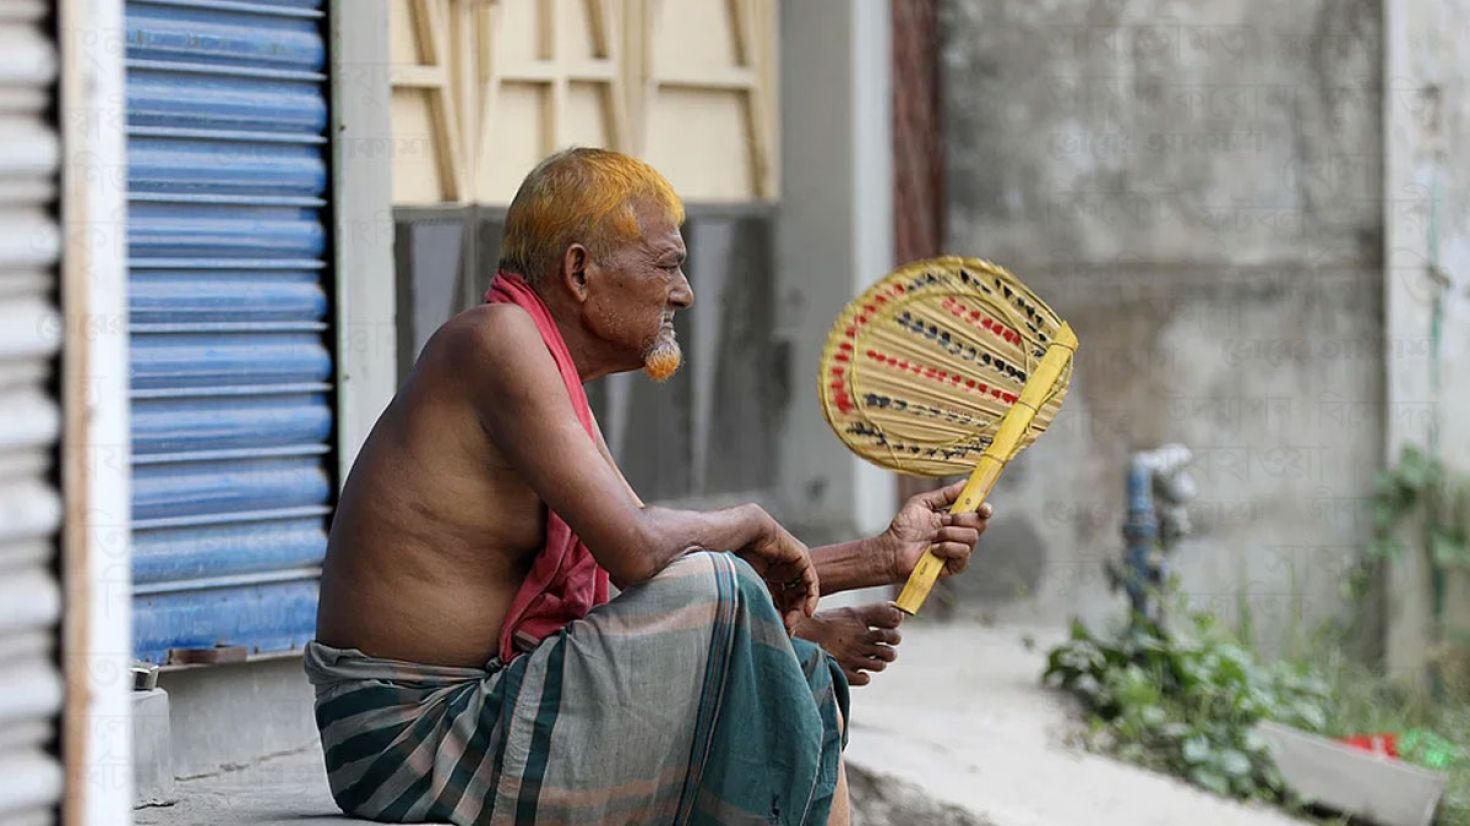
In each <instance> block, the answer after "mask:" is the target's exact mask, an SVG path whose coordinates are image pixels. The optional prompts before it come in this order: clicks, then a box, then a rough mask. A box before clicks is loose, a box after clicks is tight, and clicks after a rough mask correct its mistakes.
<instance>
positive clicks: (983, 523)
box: [945, 505, 990, 533]
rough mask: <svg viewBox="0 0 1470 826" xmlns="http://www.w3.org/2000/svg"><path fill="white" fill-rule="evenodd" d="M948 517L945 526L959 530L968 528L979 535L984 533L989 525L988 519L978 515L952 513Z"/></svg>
mask: <svg viewBox="0 0 1470 826" xmlns="http://www.w3.org/2000/svg"><path fill="white" fill-rule="evenodd" d="M985 507H987V508H988V507H990V506H989V505H986V506H985ZM948 516H949V519H948V520H946V522H945V524H947V525H953V526H955V527H959V528H969V529H971V530H974V531H979V532H980V533H984V532H985V528H986V527H987V526H988V525H989V524H990V517H988V516H982V515H981V514H978V513H952V514H948Z"/></svg>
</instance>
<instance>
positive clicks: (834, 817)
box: [827, 711, 852, 826]
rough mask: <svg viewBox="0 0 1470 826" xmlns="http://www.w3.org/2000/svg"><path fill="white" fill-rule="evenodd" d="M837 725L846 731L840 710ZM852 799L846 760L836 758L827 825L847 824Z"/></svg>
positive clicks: (850, 814)
mask: <svg viewBox="0 0 1470 826" xmlns="http://www.w3.org/2000/svg"><path fill="white" fill-rule="evenodd" d="M837 725H838V726H840V727H841V728H842V731H843V732H844V733H846V732H847V721H846V720H844V719H843V718H842V712H841V711H838V712H837ZM851 808H852V800H851V799H850V798H849V797H848V795H847V760H845V759H844V758H842V757H838V758H837V790H836V791H835V792H833V793H832V814H830V815H828V816H827V826H848V823H850V822H851V821H852V810H851Z"/></svg>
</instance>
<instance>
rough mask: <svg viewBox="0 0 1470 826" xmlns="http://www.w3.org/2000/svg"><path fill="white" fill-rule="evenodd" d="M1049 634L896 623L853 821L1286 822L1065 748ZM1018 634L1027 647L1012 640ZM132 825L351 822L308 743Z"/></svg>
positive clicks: (868, 714) (1066, 718) (1027, 824)
mask: <svg viewBox="0 0 1470 826" xmlns="http://www.w3.org/2000/svg"><path fill="white" fill-rule="evenodd" d="M1055 633H1056V632H1040V631H1028V630H1026V629H1019V628H1004V629H987V628H982V627H979V626H962V627H960V626H950V627H922V626H918V625H914V626H911V627H909V628H908V629H906V630H905V640H904V643H903V645H902V647H901V648H900V653H899V660H898V663H897V664H896V665H895V666H893V667H891V668H890V670H889V671H888V672H886V673H884V674H882V675H880V676H879V678H878V679H875V680H874V681H873V684H872V685H870V686H867V687H865V688H861V689H856V690H854V692H853V709H852V726H853V730H852V738H851V743H850V745H849V747H848V760H849V763H850V765H851V766H852V775H853V776H852V785H853V795H854V804H855V806H854V807H855V809H856V812H855V821H856V824H857V826H916V824H925V825H926V826H1079V824H1089V826H1112V825H1113V824H1117V826H1125V824H1126V826H1154V825H1156V826H1179V824H1209V826H1291V824H1299V821H1296V820H1293V819H1291V818H1288V817H1286V816H1285V815H1282V814H1280V813H1278V812H1276V811H1274V810H1270V809H1264V808H1259V807H1247V806H1242V805H1239V804H1235V803H1231V802H1228V801H1224V800H1221V799H1219V798H1216V797H1213V796H1211V795H1208V794H1205V793H1204V792H1200V791H1197V790H1195V789H1193V788H1191V787H1189V786H1186V785H1184V784H1182V783H1179V782H1177V781H1174V780H1172V779H1170V778H1167V777H1163V776H1160V775H1156V774H1152V773H1149V772H1145V771H1143V770H1140V769H1136V768H1133V767H1131V766H1127V765H1124V764H1121V763H1117V762H1114V761H1112V760H1109V759H1107V758H1103V757H1098V756H1095V755H1089V754H1085V753H1081V752H1078V751H1077V750H1076V749H1073V748H1071V747H1069V746H1067V745H1066V739H1067V733H1068V731H1069V730H1070V728H1071V726H1073V725H1074V724H1073V723H1072V722H1071V718H1070V715H1069V712H1068V708H1067V705H1066V703H1065V702H1064V701H1063V700H1062V698H1060V697H1058V696H1056V695H1053V694H1051V693H1049V692H1046V691H1044V690H1042V689H1041V688H1040V687H1039V686H1038V684H1037V676H1038V675H1039V674H1040V672H1041V668H1042V662H1043V653H1042V652H1043V650H1044V647H1045V645H1046V643H1047V642H1049V641H1050V640H1051V639H1054V638H1055V637H1054V635H1055ZM1027 636H1030V637H1032V638H1034V639H1035V640H1036V642H1037V645H1036V646H1035V648H1034V650H1028V649H1027V647H1026V646H1024V645H1023V644H1022V639H1023V638H1024V637H1027ZM178 790H179V801H178V802H177V803H176V804H174V805H172V806H167V807H155V808H146V809H140V810H138V811H137V812H135V813H134V815H135V822H136V823H137V824H139V826H178V825H179V824H190V826H193V824H218V826H236V824H241V825H242V826H243V824H252V826H254V825H255V824H265V825H266V826H279V824H313V826H330V825H331V824H346V823H355V822H357V821H351V820H348V819H346V818H343V817H341V816H340V814H338V813H337V811H336V809H335V807H334V806H333V804H332V800H331V797H330V796H329V795H328V793H327V787H326V777H325V775H324V774H323V771H322V767H321V753H320V752H319V751H316V750H309V751H305V752H298V753H295V754H288V755H282V756H279V757H275V758H271V759H269V760H264V761H261V762H259V763H257V764H254V765H251V766H247V767H245V768H242V769H240V770H239V771H232V772H224V773H221V774H217V775H212V776H209V777H203V778H197V779H194V780H188V781H183V782H181V783H179V786H178Z"/></svg>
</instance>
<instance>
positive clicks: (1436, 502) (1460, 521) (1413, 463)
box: [1368, 445, 1470, 570]
mask: <svg viewBox="0 0 1470 826" xmlns="http://www.w3.org/2000/svg"><path fill="white" fill-rule="evenodd" d="M1414 518H1422V519H1423V520H1424V521H1423V547H1424V550H1425V552H1426V553H1427V555H1428V559H1429V561H1430V564H1431V566H1432V567H1433V568H1435V569H1438V570H1444V569H1446V568H1451V567H1456V566H1465V565H1470V482H1467V480H1465V479H1464V478H1462V477H1459V476H1457V475H1455V474H1452V473H1450V472H1449V470H1448V469H1446V468H1445V465H1444V463H1443V462H1441V461H1440V460H1439V459H1436V458H1431V457H1429V456H1427V455H1425V453H1424V452H1423V451H1421V450H1420V449H1418V448H1417V447H1414V446H1412V445H1411V446H1408V447H1406V448H1404V452H1403V454H1402V455H1401V456H1400V458H1399V463H1398V464H1397V465H1395V466H1393V467H1390V468H1388V469H1386V470H1383V471H1381V472H1380V473H1379V474H1378V478H1377V479H1375V480H1374V484H1373V528H1374V538H1373V542H1372V544H1371V545H1369V548H1368V550H1369V554H1370V555H1371V556H1373V557H1376V558H1380V559H1389V560H1393V559H1397V558H1399V557H1400V556H1402V555H1403V553H1404V550H1405V549H1404V546H1403V542H1402V541H1401V540H1400V538H1399V536H1398V535H1397V529H1398V527H1399V526H1400V525H1401V524H1403V523H1404V522H1405V521H1407V520H1410V519H1414Z"/></svg>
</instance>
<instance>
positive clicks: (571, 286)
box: [561, 244, 592, 301]
mask: <svg viewBox="0 0 1470 826" xmlns="http://www.w3.org/2000/svg"><path fill="white" fill-rule="evenodd" d="M591 264H592V256H591V255H590V254H589V253H588V252H587V248H586V247H584V246H582V245H581V244H570V245H568V246H567V249H566V252H564V253H562V257H561V278H562V282H563V283H564V284H566V286H567V289H568V290H571V293H572V295H574V296H576V297H577V300H579V301H586V300H587V268H588V267H589V266H591Z"/></svg>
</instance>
